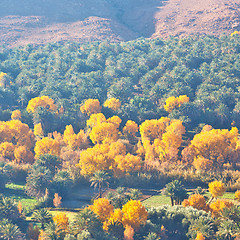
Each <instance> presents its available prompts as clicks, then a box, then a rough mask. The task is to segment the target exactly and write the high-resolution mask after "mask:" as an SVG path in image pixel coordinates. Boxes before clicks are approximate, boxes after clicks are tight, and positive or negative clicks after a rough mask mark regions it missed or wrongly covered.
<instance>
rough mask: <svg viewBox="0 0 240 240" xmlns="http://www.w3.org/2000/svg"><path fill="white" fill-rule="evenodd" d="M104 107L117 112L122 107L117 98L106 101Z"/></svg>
mask: <svg viewBox="0 0 240 240" xmlns="http://www.w3.org/2000/svg"><path fill="white" fill-rule="evenodd" d="M103 106H104V107H108V108H110V109H112V110H113V111H117V110H118V109H119V108H120V107H121V102H120V101H119V99H117V98H110V99H108V100H106V102H105V103H104V105H103Z"/></svg>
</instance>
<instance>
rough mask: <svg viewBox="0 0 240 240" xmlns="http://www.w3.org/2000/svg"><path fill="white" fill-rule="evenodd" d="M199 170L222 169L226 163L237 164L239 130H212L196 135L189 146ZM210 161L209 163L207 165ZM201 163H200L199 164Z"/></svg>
mask: <svg viewBox="0 0 240 240" xmlns="http://www.w3.org/2000/svg"><path fill="white" fill-rule="evenodd" d="M189 148H190V149H191V151H192V153H193V156H194V165H195V166H196V167H197V168H201V163H203V164H202V166H203V169H206V168H207V167H209V168H221V167H222V166H223V164H224V163H232V164H235V163H236V161H237V159H238V157H239V140H238V130H237V128H235V127H234V128H232V129H231V130H230V131H229V130H227V129H222V130H221V129H212V130H209V131H204V132H201V133H199V134H196V135H195V136H194V138H193V140H192V141H191V144H190V145H189ZM207 160H209V163H207ZM198 161H200V163H198Z"/></svg>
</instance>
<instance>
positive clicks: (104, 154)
mask: <svg viewBox="0 0 240 240" xmlns="http://www.w3.org/2000/svg"><path fill="white" fill-rule="evenodd" d="M125 154H126V147H125V146H124V144H122V143H119V142H114V143H112V144H110V145H109V144H96V145H95V146H94V147H92V148H88V149H86V150H84V151H82V152H81V154H80V161H79V163H78V164H77V166H78V167H80V169H81V174H83V175H92V174H93V173H95V172H97V171H100V170H104V171H107V170H110V169H112V166H113V163H114V158H115V157H116V156H117V155H125Z"/></svg>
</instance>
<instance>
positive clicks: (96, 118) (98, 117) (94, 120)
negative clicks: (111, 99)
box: [87, 113, 107, 128]
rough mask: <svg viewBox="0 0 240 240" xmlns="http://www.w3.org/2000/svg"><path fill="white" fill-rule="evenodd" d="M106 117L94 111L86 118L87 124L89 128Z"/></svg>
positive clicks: (104, 120)
mask: <svg viewBox="0 0 240 240" xmlns="http://www.w3.org/2000/svg"><path fill="white" fill-rule="evenodd" d="M106 121H107V119H106V118H105V116H104V115H103V114H102V113H94V114H92V115H91V116H90V118H89V119H88V120H87V126H88V127H90V128H93V127H95V126H97V125H100V124H101V123H103V122H106Z"/></svg>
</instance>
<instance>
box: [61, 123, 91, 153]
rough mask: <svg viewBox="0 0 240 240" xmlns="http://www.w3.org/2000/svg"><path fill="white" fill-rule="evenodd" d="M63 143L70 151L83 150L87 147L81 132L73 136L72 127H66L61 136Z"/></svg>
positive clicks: (85, 138)
mask: <svg viewBox="0 0 240 240" xmlns="http://www.w3.org/2000/svg"><path fill="white" fill-rule="evenodd" d="M63 139H64V142H65V143H66V144H67V146H68V147H69V148H70V149H71V150H77V149H83V148H84V147H86V145H87V136H86V134H85V133H84V131H83V130H80V131H79V133H78V134H75V132H74V130H73V127H72V125H67V126H66V129H65V131H64V134H63Z"/></svg>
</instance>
